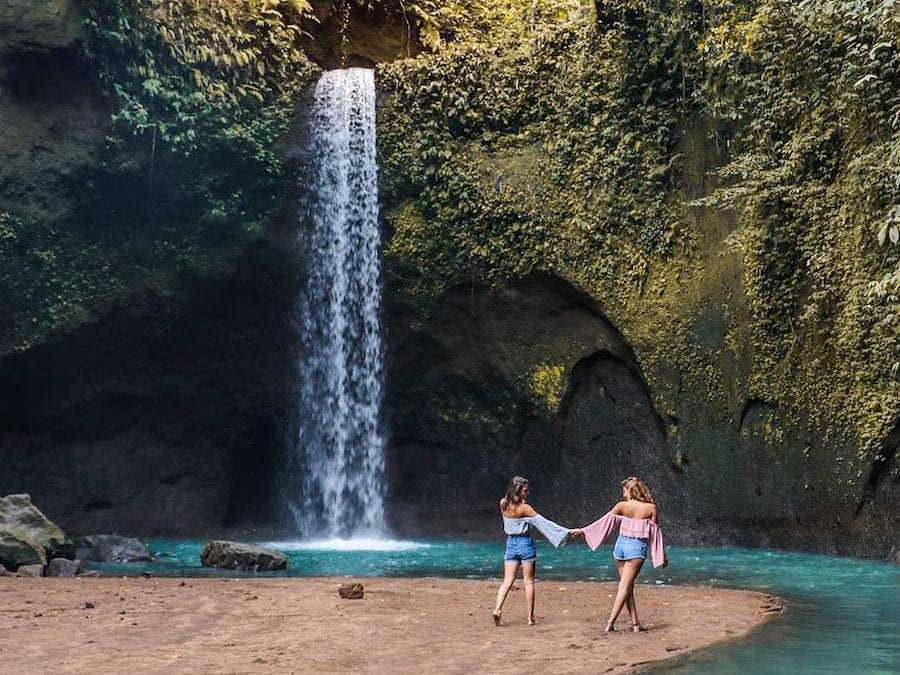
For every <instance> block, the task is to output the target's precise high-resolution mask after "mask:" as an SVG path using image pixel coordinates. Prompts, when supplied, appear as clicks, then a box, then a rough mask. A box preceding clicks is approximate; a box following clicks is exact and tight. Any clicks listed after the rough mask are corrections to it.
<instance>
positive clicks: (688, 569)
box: [93, 540, 900, 675]
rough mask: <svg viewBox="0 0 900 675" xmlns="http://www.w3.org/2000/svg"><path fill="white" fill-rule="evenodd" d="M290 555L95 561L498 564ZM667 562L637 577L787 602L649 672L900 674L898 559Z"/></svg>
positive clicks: (419, 552) (193, 568)
mask: <svg viewBox="0 0 900 675" xmlns="http://www.w3.org/2000/svg"><path fill="white" fill-rule="evenodd" d="M269 543H274V544H275V545H276V546H277V547H278V548H280V549H281V550H282V551H283V552H284V553H285V554H286V555H287V557H288V560H289V564H288V569H287V570H286V571H285V572H276V573H266V574H265V575H254V574H252V573H237V572H223V571H221V570H210V569H207V568H203V567H201V566H200V549H201V548H202V542H199V541H174V540H151V541H150V542H148V544H149V546H150V548H151V550H152V551H154V553H155V554H156V555H157V556H158V557H157V560H156V561H155V562H153V563H139V564H132V565H106V564H104V565H93V567H94V569H100V570H103V571H104V572H108V573H128V574H136V573H140V572H143V571H149V572H151V573H153V574H157V575H188V576H226V575H227V576H298V577H303V576H352V577H366V576H401V577H402V576H410V577H418V576H439V577H452V578H464V579H486V578H497V577H498V576H500V575H501V558H502V543H501V542H499V541H497V542H489V543H485V542H465V541H455V540H438V541H415V542H410V541H385V540H368V541H362V542H358V541H347V540H333V541H330V542H311V543H310V542H269ZM669 556H670V559H671V560H672V565H670V566H669V567H668V568H667V569H665V570H652V569H649V566H648V567H647V568H645V570H644V572H643V573H642V574H641V576H640V578H639V580H638V582H639V583H642V584H709V585H712V586H723V587H728V588H748V589H754V590H759V591H763V592H766V593H771V594H773V595H777V596H779V597H781V598H783V599H784V600H785V601H787V605H788V611H787V612H786V613H785V614H784V616H783V617H782V618H780V619H777V620H775V621H771V622H769V623H767V624H765V625H763V626H761V627H760V628H759V629H757V630H755V631H754V632H753V633H752V634H751V635H750V636H749V637H747V638H745V639H742V640H740V641H737V642H734V643H732V644H730V645H727V646H723V647H719V648H715V649H709V650H706V651H705V652H701V653H700V654H697V655H694V656H692V657H689V658H688V659H687V660H683V661H674V662H667V663H666V664H663V665H660V666H657V667H654V668H652V670H653V672H677V673H735V674H737V673H741V674H744V673H751V674H752V673H760V674H765V675H773V674H776V673H873V674H879V673H900V665H898V664H900V566H897V565H893V564H890V563H882V562H877V561H872V560H860V559H854V558H840V557H833V556H824V555H813V554H806V553H788V552H783V551H770V550H759V549H741V548H721V549H693V548H678V547H671V548H670V549H669ZM538 578H539V579H559V580H567V581H572V580H597V581H610V580H613V579H615V578H616V572H615V568H614V566H613V564H612V559H611V553H610V547H608V546H604V547H601V548H600V549H598V550H597V551H596V552H592V551H590V550H588V549H587V548H586V547H585V546H584V545H582V544H578V543H576V544H574V545H571V546H568V547H566V548H563V549H559V550H556V549H553V548H552V547H550V546H548V545H547V544H545V543H544V542H538Z"/></svg>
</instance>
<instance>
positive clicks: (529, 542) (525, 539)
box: [503, 534, 537, 562]
mask: <svg viewBox="0 0 900 675" xmlns="http://www.w3.org/2000/svg"><path fill="white" fill-rule="evenodd" d="M503 559H504V560H505V561H506V562H514V561H516V560H518V561H519V562H534V561H535V560H537V550H536V549H535V548H534V539H532V538H531V535H530V534H517V535H516V534H513V535H510V536H508V537H507V538H506V553H505V554H504V555H503Z"/></svg>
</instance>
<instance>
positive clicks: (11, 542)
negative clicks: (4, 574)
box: [0, 494, 75, 570]
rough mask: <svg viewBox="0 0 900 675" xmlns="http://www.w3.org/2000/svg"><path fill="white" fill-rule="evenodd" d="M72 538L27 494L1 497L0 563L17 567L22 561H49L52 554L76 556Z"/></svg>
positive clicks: (41, 562)
mask: <svg viewBox="0 0 900 675" xmlns="http://www.w3.org/2000/svg"><path fill="white" fill-rule="evenodd" d="M74 556H75V546H74V544H73V543H72V540H71V539H69V538H68V537H67V536H66V534H65V533H64V532H63V531H62V530H61V529H60V528H59V527H58V526H57V525H56V524H54V523H53V522H51V521H50V520H49V519H48V518H47V517H46V516H45V515H44V514H43V513H41V511H40V509H38V508H37V507H36V506H35V505H34V504H32V503H31V497H29V496H28V495H27V494H18V495H7V496H6V497H0V564H2V565H4V566H5V567H6V568H8V569H11V570H15V569H17V568H18V567H19V566H21V565H32V564H40V565H45V564H46V563H47V560H48V559H50V558H57V557H61V558H73V557H74Z"/></svg>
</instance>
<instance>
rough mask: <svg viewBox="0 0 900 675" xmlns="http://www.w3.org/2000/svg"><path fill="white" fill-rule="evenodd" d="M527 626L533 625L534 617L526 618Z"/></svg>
mask: <svg viewBox="0 0 900 675" xmlns="http://www.w3.org/2000/svg"><path fill="white" fill-rule="evenodd" d="M528 625H529V626H533V625H534V617H533V616H531V617H528Z"/></svg>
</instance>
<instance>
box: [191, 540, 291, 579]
mask: <svg viewBox="0 0 900 675" xmlns="http://www.w3.org/2000/svg"><path fill="white" fill-rule="evenodd" d="M200 562H201V563H202V564H203V566H204V567H219V568H221V569H226V570H249V571H253V572H271V571H274V570H283V569H284V568H286V567H287V558H286V557H285V556H284V554H283V553H281V552H279V551H276V550H274V549H269V548H262V547H261V546H252V545H250V544H242V543H240V542H236V541H210V542H208V543H207V544H206V546H204V547H203V551H201V552H200Z"/></svg>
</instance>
